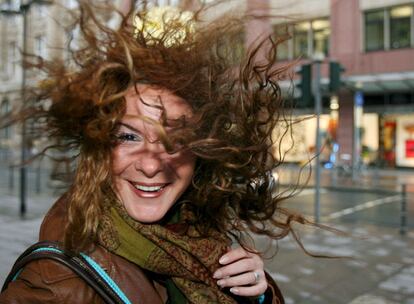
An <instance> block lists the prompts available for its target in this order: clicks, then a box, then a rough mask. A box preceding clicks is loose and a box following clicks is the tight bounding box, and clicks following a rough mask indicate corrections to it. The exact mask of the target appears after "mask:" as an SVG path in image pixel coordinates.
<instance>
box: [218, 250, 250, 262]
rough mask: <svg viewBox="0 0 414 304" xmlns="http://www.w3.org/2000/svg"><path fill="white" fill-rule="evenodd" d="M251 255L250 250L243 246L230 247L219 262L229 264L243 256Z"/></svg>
mask: <svg viewBox="0 0 414 304" xmlns="http://www.w3.org/2000/svg"><path fill="white" fill-rule="evenodd" d="M246 257H249V252H247V251H246V250H244V249H243V247H238V248H234V249H230V250H229V251H228V252H227V253H225V254H224V255H223V256H222V257H221V258H220V260H219V263H220V264H222V265H227V264H230V263H233V262H234V261H237V260H240V259H242V258H246Z"/></svg>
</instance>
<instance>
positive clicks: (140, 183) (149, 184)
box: [130, 181, 170, 187]
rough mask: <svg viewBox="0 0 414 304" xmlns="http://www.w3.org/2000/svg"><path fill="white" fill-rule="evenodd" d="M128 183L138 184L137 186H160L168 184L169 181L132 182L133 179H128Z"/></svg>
mask: <svg viewBox="0 0 414 304" xmlns="http://www.w3.org/2000/svg"><path fill="white" fill-rule="evenodd" d="M130 183H131V184H133V185H139V186H144V187H161V186H165V185H168V184H170V183H142V182H133V181H130Z"/></svg>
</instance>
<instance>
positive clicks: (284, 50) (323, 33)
mask: <svg viewBox="0 0 414 304" xmlns="http://www.w3.org/2000/svg"><path fill="white" fill-rule="evenodd" d="M274 33H275V37H276V40H280V39H282V40H283V39H288V38H290V37H292V39H288V40H286V41H284V42H282V43H280V44H279V45H278V49H277V58H278V59H279V60H286V59H293V58H298V57H312V56H313V55H315V54H323V55H325V56H327V55H328V54H329V40H330V35H331V26H330V22H329V19H328V18H321V19H315V20H312V21H304V22H300V23H297V24H294V25H286V24H284V25H276V26H275V27H274Z"/></svg>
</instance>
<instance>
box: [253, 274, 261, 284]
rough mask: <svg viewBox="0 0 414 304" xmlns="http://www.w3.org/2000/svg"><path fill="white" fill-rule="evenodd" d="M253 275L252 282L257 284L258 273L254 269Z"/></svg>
mask: <svg viewBox="0 0 414 304" xmlns="http://www.w3.org/2000/svg"><path fill="white" fill-rule="evenodd" d="M253 275H254V283H255V284H257V283H258V282H259V279H260V274H258V273H257V272H256V271H253Z"/></svg>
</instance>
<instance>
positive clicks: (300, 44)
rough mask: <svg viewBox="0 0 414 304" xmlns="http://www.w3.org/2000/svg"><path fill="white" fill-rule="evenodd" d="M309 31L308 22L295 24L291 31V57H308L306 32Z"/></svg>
mask: <svg viewBox="0 0 414 304" xmlns="http://www.w3.org/2000/svg"><path fill="white" fill-rule="evenodd" d="M309 30H310V23H309V22H302V23H299V24H296V25H295V26H294V29H293V46H294V47H293V56H294V57H300V56H304V57H307V56H308V50H309V44H308V32H309Z"/></svg>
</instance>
